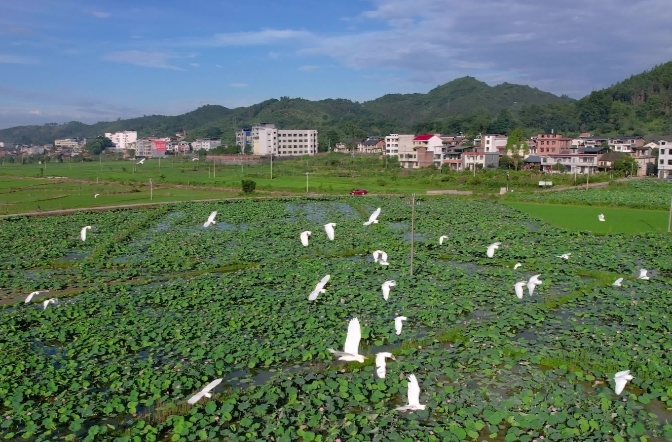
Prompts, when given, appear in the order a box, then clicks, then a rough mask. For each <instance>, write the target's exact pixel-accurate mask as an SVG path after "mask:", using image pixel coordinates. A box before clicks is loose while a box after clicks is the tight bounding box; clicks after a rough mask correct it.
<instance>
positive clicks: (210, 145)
mask: <svg viewBox="0 0 672 442" xmlns="http://www.w3.org/2000/svg"><path fill="white" fill-rule="evenodd" d="M221 145H222V140H218V139H214V138H202V139H198V140H194V141H192V142H191V148H192V149H193V150H194V151H198V150H210V149H214V148H216V147H219V146H221Z"/></svg>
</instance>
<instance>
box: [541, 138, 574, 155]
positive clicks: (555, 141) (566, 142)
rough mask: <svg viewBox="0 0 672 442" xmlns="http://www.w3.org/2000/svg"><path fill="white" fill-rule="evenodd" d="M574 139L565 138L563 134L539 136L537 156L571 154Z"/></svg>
mask: <svg viewBox="0 0 672 442" xmlns="http://www.w3.org/2000/svg"><path fill="white" fill-rule="evenodd" d="M572 141H573V140H572V139H571V138H566V137H563V136H562V135H561V134H555V133H550V134H539V135H537V139H536V142H537V154H539V155H542V156H543V155H548V154H551V155H554V154H562V153H569V151H570V149H571V148H572Z"/></svg>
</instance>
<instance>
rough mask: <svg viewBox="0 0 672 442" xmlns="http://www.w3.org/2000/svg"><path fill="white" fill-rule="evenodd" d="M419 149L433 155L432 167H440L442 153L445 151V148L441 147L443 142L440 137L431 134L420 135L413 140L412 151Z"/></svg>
mask: <svg viewBox="0 0 672 442" xmlns="http://www.w3.org/2000/svg"><path fill="white" fill-rule="evenodd" d="M420 147H424V148H426V149H427V151H428V152H432V153H433V155H434V161H433V163H434V165H435V166H436V167H441V163H442V162H443V153H444V152H445V151H446V148H445V147H444V146H443V140H441V138H440V137H438V136H436V135H433V134H420V135H418V136H416V137H415V138H413V150H416V149H418V148H420Z"/></svg>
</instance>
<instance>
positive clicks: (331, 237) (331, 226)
mask: <svg viewBox="0 0 672 442" xmlns="http://www.w3.org/2000/svg"><path fill="white" fill-rule="evenodd" d="M334 227H336V223H329V224H325V225H324V230H325V231H326V232H327V237H329V240H331V241H333V240H334Z"/></svg>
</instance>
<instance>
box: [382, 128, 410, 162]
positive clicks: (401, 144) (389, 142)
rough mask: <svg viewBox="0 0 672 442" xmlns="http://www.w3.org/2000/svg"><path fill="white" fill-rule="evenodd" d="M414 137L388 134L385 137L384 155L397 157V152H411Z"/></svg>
mask: <svg viewBox="0 0 672 442" xmlns="http://www.w3.org/2000/svg"><path fill="white" fill-rule="evenodd" d="M413 138H415V135H399V134H390V135H388V136H386V137H385V155H389V156H391V157H398V156H399V152H400V151H401V152H413Z"/></svg>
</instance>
